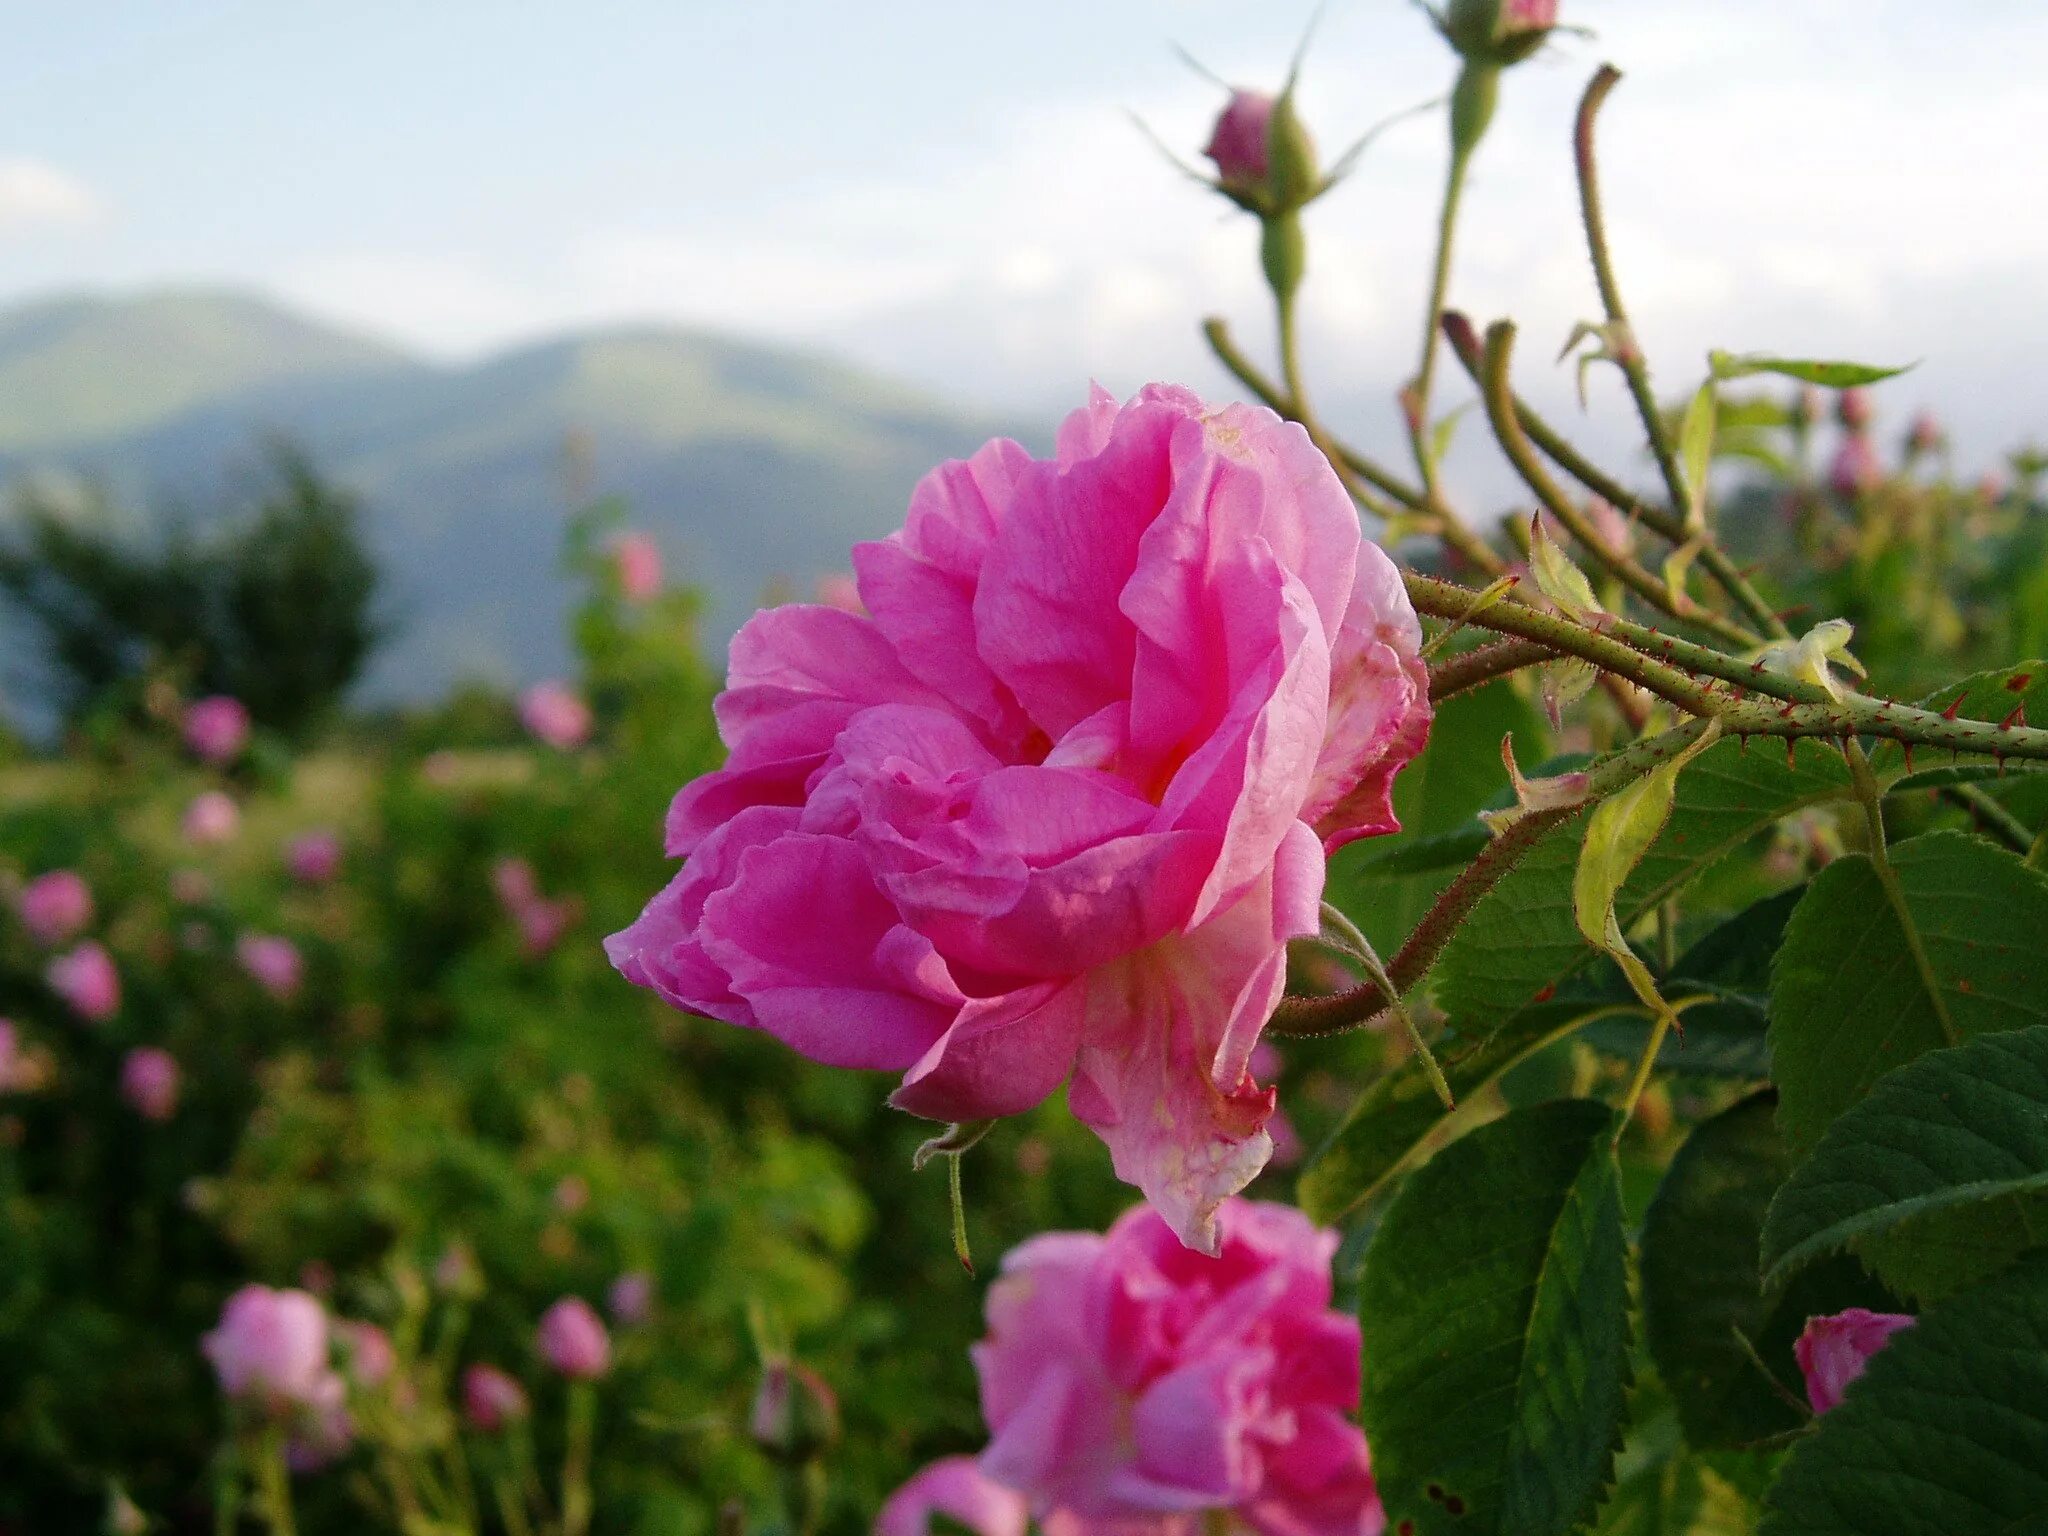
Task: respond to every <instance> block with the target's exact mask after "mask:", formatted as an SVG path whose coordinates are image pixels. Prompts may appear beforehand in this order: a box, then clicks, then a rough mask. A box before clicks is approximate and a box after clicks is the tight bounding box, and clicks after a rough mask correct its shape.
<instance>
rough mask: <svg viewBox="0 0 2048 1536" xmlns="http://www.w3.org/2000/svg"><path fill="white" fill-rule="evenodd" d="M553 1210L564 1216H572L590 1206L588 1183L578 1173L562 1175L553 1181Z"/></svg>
mask: <svg viewBox="0 0 2048 1536" xmlns="http://www.w3.org/2000/svg"><path fill="white" fill-rule="evenodd" d="M553 1198H554V1203H555V1209H556V1210H558V1211H560V1212H561V1213H562V1214H563V1215H565V1216H574V1215H575V1214H576V1213H577V1212H578V1211H580V1210H582V1209H583V1208H584V1207H585V1206H587V1205H589V1204H590V1182H589V1180H587V1179H585V1178H584V1177H583V1175H582V1174H580V1173H570V1174H564V1175H563V1176H562V1177H561V1178H560V1179H558V1180H556V1181H555V1193H554V1197H553Z"/></svg>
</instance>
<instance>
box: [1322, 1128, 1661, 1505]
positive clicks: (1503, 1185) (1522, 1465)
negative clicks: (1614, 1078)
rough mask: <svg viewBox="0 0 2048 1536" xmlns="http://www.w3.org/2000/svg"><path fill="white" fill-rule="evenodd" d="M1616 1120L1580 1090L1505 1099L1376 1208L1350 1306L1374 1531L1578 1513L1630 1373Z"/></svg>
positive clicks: (1597, 1488) (1611, 1438) (1608, 1447)
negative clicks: (1381, 1506) (1380, 1509)
mask: <svg viewBox="0 0 2048 1536" xmlns="http://www.w3.org/2000/svg"><path fill="white" fill-rule="evenodd" d="M1614 1123H1615V1122H1614V1114H1613V1112H1612V1111H1611V1110H1610V1109H1608V1108H1607V1106H1605V1105H1603V1104H1595V1103H1592V1102H1590V1101H1587V1100H1583V1099H1561V1100H1554V1101H1552V1102H1550V1103H1546V1104H1537V1105H1533V1106H1531V1107H1530V1108H1528V1109H1523V1110H1517V1111H1515V1112H1514V1113H1512V1114H1510V1115H1508V1116H1507V1117H1505V1118H1504V1119H1501V1120H1496V1121H1495V1122H1493V1123H1492V1124H1491V1125H1488V1126H1484V1127H1482V1128H1481V1129H1479V1130H1477V1131H1474V1132H1473V1133H1472V1134H1471V1135H1469V1136H1467V1137H1465V1138H1464V1139H1463V1140H1461V1141H1458V1142H1454V1143H1453V1144H1452V1145H1451V1146H1450V1147H1448V1148H1446V1149H1445V1150H1444V1151H1442V1152H1440V1153H1438V1154H1437V1155H1436V1157H1435V1158H1433V1159H1432V1160H1431V1161H1430V1162H1429V1163H1427V1164H1425V1165H1424V1166H1423V1167H1422V1169H1421V1170H1419V1171H1418V1172H1417V1173H1416V1174H1415V1175H1414V1177H1413V1178H1411V1179H1410V1180H1409V1181H1408V1184H1407V1186H1406V1187H1405V1188H1404V1189H1403V1190H1402V1191H1401V1194H1400V1196H1399V1197H1398V1198H1397V1199H1396V1200H1395V1201H1394V1203H1393V1205H1392V1206H1391V1207H1390V1208H1389V1210H1388V1211H1387V1215H1386V1219H1385V1221H1384V1222H1383V1223H1382V1224H1381V1226H1380V1229H1379V1232H1378V1233H1377V1234H1376V1235H1375V1237H1374V1239H1373V1245H1372V1248H1371V1250H1370V1252H1369V1253H1368V1254H1367V1256H1366V1267H1365V1277H1364V1281H1363V1284H1362V1286H1361V1291H1360V1298H1359V1319H1360V1325H1361V1328H1362V1331H1363V1334H1364V1343H1365V1358H1366V1359H1367V1360H1369V1361H1371V1362H1372V1365H1371V1368H1370V1369H1369V1370H1368V1371H1367V1372H1366V1380H1365V1402H1364V1423H1365V1432H1366V1435H1367V1437H1368V1439H1369V1440H1370V1441H1371V1443H1372V1448H1373V1474H1374V1477H1375V1479H1376V1480H1377V1482H1378V1484H1379V1489H1380V1497H1381V1498H1382V1499H1383V1500H1384V1501H1385V1504H1386V1511H1387V1529H1388V1530H1389V1531H1394V1530H1400V1529H1404V1528H1409V1525H1408V1523H1411V1522H1412V1533H1413V1536H1444V1533H1449V1532H1454V1531H1455V1532H1460V1533H1463V1536H1507V1533H1513V1536H1553V1533H1559V1536H1561V1533H1563V1532H1566V1531H1570V1530H1573V1529H1575V1528H1576V1527H1578V1526H1579V1525H1580V1524H1582V1523H1583V1522H1584V1521H1586V1520H1587V1519H1588V1518H1589V1517H1590V1516H1591V1514H1592V1512H1593V1508H1594V1505H1595V1504H1596V1503H1597V1502H1598V1499H1599V1496H1600V1493H1601V1490H1602V1489H1603V1488H1604V1487H1605V1485H1606V1484H1607V1481H1608V1479H1609V1476H1610V1475H1611V1471H1612V1468H1613V1462H1614V1452H1615V1449H1616V1447H1617V1446H1618V1445H1619V1443H1620V1439H1621V1430H1622V1422H1623V1407H1624V1398H1625V1396H1626V1391H1627V1385H1628V1373H1629V1360H1628V1355H1629V1315H1628V1244H1627V1238H1626V1236H1625V1234H1624V1233H1623V1230H1622V1223H1621V1197H1620V1191H1619V1188H1618V1182H1617V1178H1616V1174H1615V1167H1614V1159H1613V1155H1612V1152H1611V1149H1610V1139H1611V1137H1612V1135H1613V1132H1614Z"/></svg>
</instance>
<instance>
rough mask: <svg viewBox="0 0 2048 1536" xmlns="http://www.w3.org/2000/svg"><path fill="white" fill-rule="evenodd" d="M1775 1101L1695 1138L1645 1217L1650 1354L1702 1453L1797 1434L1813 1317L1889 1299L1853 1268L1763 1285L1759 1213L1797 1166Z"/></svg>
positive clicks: (1757, 1101)
mask: <svg viewBox="0 0 2048 1536" xmlns="http://www.w3.org/2000/svg"><path fill="white" fill-rule="evenodd" d="M1773 1102H1774V1098H1773V1095H1772V1094H1771V1093H1770V1092H1768V1091H1765V1092H1763V1093H1758V1094H1753V1095H1752V1096H1750V1097H1749V1098H1746V1099H1743V1100H1742V1101H1740V1102H1739V1103H1737V1104H1735V1105H1734V1106H1733V1107H1731V1108H1729V1109H1726V1110H1723V1111H1722V1112H1721V1113H1720V1114H1718V1115H1716V1116H1714V1117H1713V1118H1712V1119H1710V1120H1707V1121H1705V1122H1704V1123H1702V1124H1701V1125H1700V1126H1699V1127H1698V1128H1697V1129H1696V1130H1694V1132H1693V1133H1692V1135H1691V1136H1689V1137H1688V1138H1687V1139H1686V1143H1685V1145H1684V1146H1683V1147H1681V1148H1680V1149H1679V1152H1678V1155H1677V1156H1676V1157H1674V1158H1673V1159H1672V1160H1671V1167H1670V1170H1669V1171H1668V1172H1667V1173H1666V1174H1665V1176H1664V1180H1663V1182H1662V1183H1661V1184H1660V1185H1659V1186H1658V1188H1657V1195H1656V1198H1655V1199H1654V1200H1652V1201H1651V1202H1650V1208H1649V1211H1648V1212H1647V1213H1646V1215H1645V1217H1644V1221H1643V1256H1642V1285H1643V1317H1644V1326H1645V1332H1646V1334H1647V1336H1648V1340H1649V1345H1650V1354H1651V1358H1653V1359H1654V1360H1655V1361H1656V1362H1657V1373H1658V1375H1659V1376H1660V1377H1661V1378H1662V1379H1663V1382H1664V1385H1665V1388H1666V1390H1667V1391H1669V1392H1670V1394H1671V1397H1672V1401H1673V1403H1674V1404H1675V1405H1676V1407H1677V1409H1678V1415H1679V1420H1680V1422H1681V1423H1682V1424H1683V1425H1684V1426H1685V1435H1686V1439H1687V1441H1688V1442H1690V1443H1691V1444H1692V1445H1693V1446H1694V1447H1695V1448H1698V1449H1706V1448H1715V1447H1734V1446H1747V1445H1754V1444H1756V1443H1757V1442H1758V1441H1761V1440H1764V1439H1767V1438H1769V1437H1770V1436H1772V1435H1777V1434H1782V1433H1783V1432H1784V1431H1786V1430H1790V1429H1796V1428H1798V1427H1799V1425H1800V1424H1802V1423H1803V1422H1805V1417H1806V1416H1805V1414H1804V1413H1802V1412H1801V1411H1800V1410H1799V1409H1798V1408H1797V1406H1796V1404H1797V1402H1798V1401H1799V1396H1800V1391H1801V1388H1800V1382H1799V1374H1798V1371H1797V1369H1796V1367H1795V1363H1794V1359H1793V1354H1792V1342H1793V1340H1794V1339H1796V1338H1797V1337H1798V1336H1799V1330H1800V1329H1801V1328H1802V1327H1804V1326H1805V1323H1806V1319H1807V1318H1808V1317H1809V1316H1811V1315H1813V1314H1814V1313H1816V1312H1830V1311H1839V1310H1841V1309H1842V1308H1843V1307H1846V1306H1850V1305H1876V1306H1884V1305H1886V1304H1887V1303H1888V1302H1889V1300H1890V1298H1889V1297H1887V1296H1885V1295H1884V1294H1883V1293H1882V1292H1881V1291H1879V1290H1878V1289H1877V1288H1876V1287H1873V1286H1871V1285H1870V1284H1869V1283H1868V1282H1867V1281H1864V1280H1863V1278H1862V1276H1861V1272H1860V1271H1859V1270H1858V1269H1857V1267H1856V1265H1855V1264H1854V1263H1852V1262H1850V1261H1847V1260H1842V1261H1838V1262H1837V1263H1835V1264H1831V1265H1828V1266H1826V1267H1825V1268H1824V1269H1818V1270H1815V1271H1813V1272H1812V1273H1811V1274H1809V1275H1806V1276H1803V1277H1801V1279H1800V1281H1799V1283H1797V1284H1795V1285H1793V1286H1792V1287H1790V1288H1789V1289H1784V1288H1769V1289H1767V1288H1765V1287H1764V1286H1763V1285H1762V1284H1761V1283H1760V1282H1759V1281H1758V1279H1757V1240H1758V1234H1759V1233H1760V1232H1761V1231H1762V1229H1763V1224H1764V1212H1765V1210H1766V1209H1767V1208H1768V1206H1769V1204H1770V1200H1771V1196H1772V1195H1773V1194H1774V1193H1775V1192H1776V1191H1777V1189H1778V1188H1779V1186H1780V1185H1781V1184H1782V1183H1783V1182H1784V1180H1785V1177H1786V1175H1787V1174H1788V1173H1789V1172H1790V1171H1791V1166H1792V1157H1791V1154H1790V1152H1788V1151H1787V1150H1786V1147H1785V1143H1784V1141H1783V1139H1782V1138H1781V1137H1780V1136H1779V1134H1778V1131H1777V1128H1776V1126H1775V1125H1773V1123H1772V1109H1773ZM1759 1361H1761V1362H1762V1364H1759ZM1767 1368H1768V1374H1767Z"/></svg>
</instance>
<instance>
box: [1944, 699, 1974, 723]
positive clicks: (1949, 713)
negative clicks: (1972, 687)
mask: <svg viewBox="0 0 2048 1536" xmlns="http://www.w3.org/2000/svg"><path fill="white" fill-rule="evenodd" d="M1968 697H1969V695H1968V694H1967V693H1959V694H1957V695H1956V699H1955V702H1954V703H1953V704H1951V705H1949V707H1948V708H1947V709H1944V710H1943V711H1942V712H1941V718H1942V719H1944V720H1953V719H1955V717H1956V711H1957V710H1959V709H1961V708H1962V707H1963V700H1965V699H1967V698H1968Z"/></svg>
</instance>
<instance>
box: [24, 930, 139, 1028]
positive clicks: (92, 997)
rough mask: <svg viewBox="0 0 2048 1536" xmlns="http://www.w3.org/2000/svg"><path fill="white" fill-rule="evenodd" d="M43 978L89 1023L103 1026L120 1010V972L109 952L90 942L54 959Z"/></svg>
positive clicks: (52, 989) (73, 1010)
mask: <svg viewBox="0 0 2048 1536" xmlns="http://www.w3.org/2000/svg"><path fill="white" fill-rule="evenodd" d="M43 979H44V980H45V981H47V982H49V984H50V990H51V991H52V992H54V993H56V994H57V995H58V996H59V997H61V998H63V999H64V1001H65V1002H66V1003H68V1004H70V1005H71V1011H72V1012H73V1013H75V1014H77V1015H78V1016H79V1017H80V1018H81V1019H83V1020H85V1021H86V1022H87V1023H88V1024H103V1023H105V1022H106V1021H107V1020H108V1019H111V1018H112V1017H113V1016H114V1015H115V1014H116V1013H118V1012H119V1011H120V1009H121V976H120V973H119V972H118V971H116V970H115V969H114V962H113V959H112V958H111V957H110V956H109V955H108V954H107V952H106V950H104V949H102V948H101V947H100V946H99V945H98V944H96V943H94V942H92V941H91V940H90V939H88V940H87V941H86V942H85V943H83V944H81V945H79V946H78V947H77V948H76V949H73V950H70V951H68V952H67V953H65V954H61V955H59V956H58V957H57V958H56V959H54V960H52V961H51V962H50V964H49V968H48V969H47V970H45V971H44V973H43Z"/></svg>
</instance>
